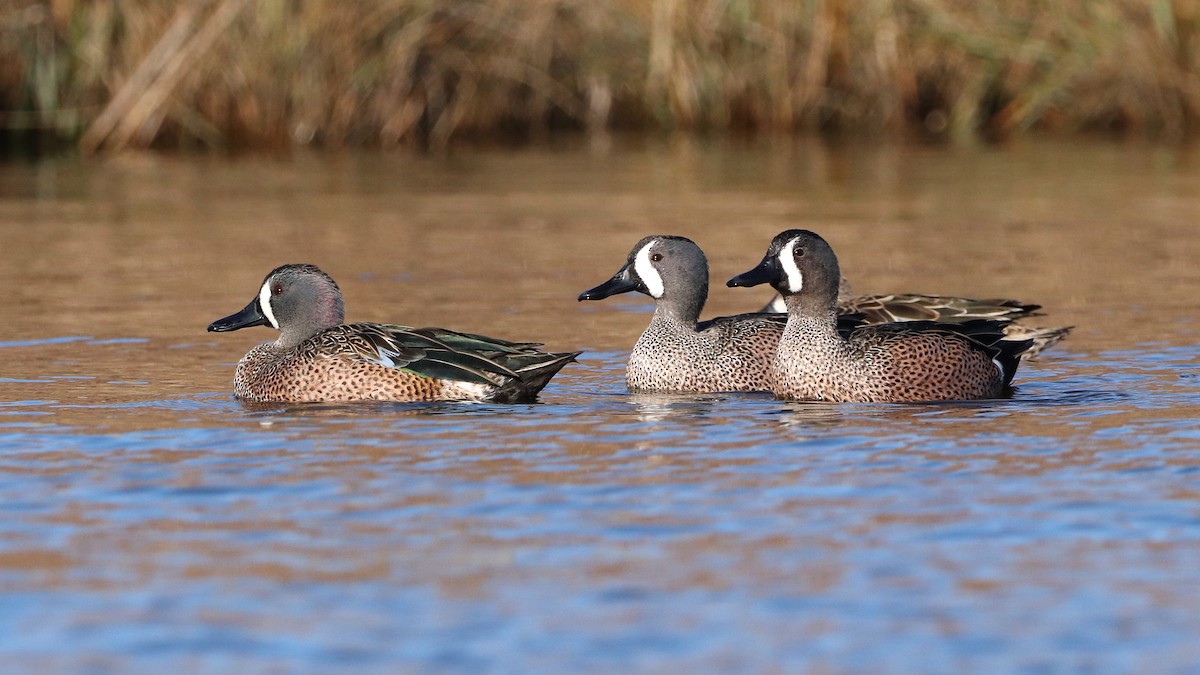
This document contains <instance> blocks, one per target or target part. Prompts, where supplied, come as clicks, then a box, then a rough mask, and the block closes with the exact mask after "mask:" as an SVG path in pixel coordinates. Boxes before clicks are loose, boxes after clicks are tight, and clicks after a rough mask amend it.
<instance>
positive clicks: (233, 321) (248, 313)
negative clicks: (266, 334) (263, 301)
mask: <svg viewBox="0 0 1200 675" xmlns="http://www.w3.org/2000/svg"><path fill="white" fill-rule="evenodd" d="M267 325H270V322H269V321H267V317H265V316H263V313H262V311H261V310H260V309H259V308H258V298H255V299H253V300H251V301H250V304H248V305H246V307H245V309H243V310H242V311H240V312H238V313H237V314H231V315H229V316H227V317H225V318H224V319H217V320H216V321H214V322H212V323H210V324H208V332H210V333H226V332H229V331H231V330H239V329H241V328H249V327H251V326H267Z"/></svg>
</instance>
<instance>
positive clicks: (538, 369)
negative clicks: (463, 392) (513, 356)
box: [491, 352, 583, 403]
mask: <svg viewBox="0 0 1200 675" xmlns="http://www.w3.org/2000/svg"><path fill="white" fill-rule="evenodd" d="M582 353H583V352H550V353H545V354H540V355H539V356H540V357H541V358H537V359H530V358H529V357H528V356H525V357H524V358H522V361H523V363H522V365H521V367H519V368H514V370H515V371H516V373H517V375H518V377H515V378H508V379H506V380H505V381H504V383H503V384H501V385H500V386H499V387H497V388H496V391H495V392H494V393H493V394H492V396H491V400H492V401H493V402H495V403H529V402H531V401H533V400H535V399H537V395H538V392H540V391H541V390H542V388H543V387H545V386H546V385H547V384H548V383H549V382H550V379H551V378H553V377H554V376H555V375H557V374H558V371H560V370H562V368H563V366H565V365H567V364H568V363H570V362H572V361H574V360H575V357H577V356H579V355H580V354H582Z"/></svg>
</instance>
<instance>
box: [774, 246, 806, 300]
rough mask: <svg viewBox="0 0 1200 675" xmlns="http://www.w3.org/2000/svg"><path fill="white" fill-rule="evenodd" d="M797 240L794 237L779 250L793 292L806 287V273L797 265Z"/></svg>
mask: <svg viewBox="0 0 1200 675" xmlns="http://www.w3.org/2000/svg"><path fill="white" fill-rule="evenodd" d="M796 243H797V242H796V240H795V239H793V240H791V241H789V242H788V243H787V245H786V246H784V247H783V248H782V249H781V250H780V251H779V264H780V265H782V266H783V273H784V274H785V275H786V276H787V288H788V290H789V291H791V292H792V293H799V292H800V289H802V288H804V275H803V274H801V273H800V268H799V267H796Z"/></svg>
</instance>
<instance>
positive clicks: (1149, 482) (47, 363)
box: [0, 141, 1200, 673]
mask: <svg viewBox="0 0 1200 675" xmlns="http://www.w3.org/2000/svg"><path fill="white" fill-rule="evenodd" d="M1197 214H1200V153H1197V151H1196V150H1194V149H1164V148H1152V147H1145V146H1137V145H1134V146H1127V145H1116V144H1105V143H1091V142H1072V143H1065V142H1059V141H1040V142H1039V141H1031V142H1025V143H1021V144H1018V145H1013V146H1008V147H998V148H995V147H993V148H968V149H939V148H914V147H902V146H893V147H884V148H879V147H868V146H858V145H827V144H823V143H820V142H813V141H800V142H794V143H792V142H788V143H775V144H771V145H769V146H768V145H762V146H757V145H752V146H746V147H741V146H733V145H727V144H711V145H708V144H696V143H661V144H653V143H651V144H645V143H642V144H637V143H629V142H618V143H617V144H616V145H615V146H614V147H612V148H610V149H608V150H605V151H596V150H588V149H578V148H561V149H541V150H528V151H520V152H471V153H463V154H457V155H453V156H451V157H449V158H444V159H420V158H412V157H405V156H379V155H369V156H360V155H343V156H332V157H310V156H300V157H295V158H291V159H288V160H279V161H276V160H264V159H243V160H238V161H226V160H215V159H204V158H199V159H197V158H163V157H153V156H130V157H121V158H116V159H111V160H107V161H103V162H97V163H90V164H81V163H76V162H72V161H58V162H45V163H41V164H37V165H8V166H0V281H2V282H3V284H4V288H5V289H6V291H7V292H6V294H5V297H4V299H3V300H2V301H0V306H2V307H3V316H4V319H5V321H4V323H3V325H2V327H0V599H2V601H0V659H2V660H3V662H4V663H5V664H6V666H5V667H6V669H9V668H11V669H15V670H24V671H31V672H49V671H74V672H96V673H105V672H113V673H131V672H153V673H161V672H169V671H171V670H176V671H211V672H239V673H247V672H290V671H354V672H389V673H390V672H398V671H426V670H430V671H451V672H454V671H457V672H479V671H501V672H533V671H548V672H578V671H583V672H600V671H604V672H612V671H637V672H687V671H688V670H703V671H718V670H720V671H730V670H743V671H752V672H762V671H767V672H783V671H787V672H803V671H810V672H828V673H842V672H872V673H882V672H896V673H911V672H922V673H936V672H1036V673H1041V672H1155V673H1193V672H1196V670H1197V668H1198V667H1200V424H1198V423H1197V419H1198V417H1200V367H1198V364H1200V359H1198V351H1197V347H1198V344H1200V324H1198V323H1197V320H1196V317H1197V309H1200V300H1198V299H1197V298H1198V297H1200V295H1198V294H1197V289H1198V288H1200V266H1198V265H1197V263H1196V261H1197V260H1200V229H1198V228H1197V225H1196V218H1197ZM795 226H802V227H807V228H810V229H813V230H816V231H818V232H820V233H822V234H823V235H825V236H826V238H828V239H829V240H830V242H831V243H832V244H833V246H834V247H835V249H836V250H837V251H838V252H839V256H840V258H841V262H842V269H843V271H844V272H845V273H846V274H847V276H848V277H850V279H851V280H852V282H853V283H854V285H855V288H856V290H858V291H860V292H888V291H913V292H915V291H921V292H931V293H943V294H956V295H967V296H976V297H992V296H1006V297H1014V298H1018V299H1020V300H1024V301H1027V302H1037V303H1040V304H1042V305H1044V312H1045V316H1041V317H1037V318H1035V319H1034V320H1032V323H1034V324H1040V325H1074V326H1075V327H1076V328H1075V330H1074V332H1073V333H1072V335H1071V336H1070V337H1069V338H1068V339H1067V340H1066V341H1065V342H1063V343H1060V344H1059V345H1057V346H1055V347H1054V348H1052V349H1051V350H1049V351H1048V352H1047V353H1046V354H1045V355H1044V356H1043V357H1042V358H1041V359H1040V360H1039V361H1035V362H1032V363H1027V364H1025V365H1023V366H1022V369H1021V371H1020V372H1018V374H1017V378H1016V384H1017V390H1016V392H1015V395H1014V396H1013V397H1012V398H1011V399H1008V400H1001V401H986V402H975V403H961V404H929V405H841V406H837V405H820V404H801V403H786V402H779V401H775V400H773V399H772V398H771V397H770V396H766V395H758V394H750V395H734V394H730V395H704V396H645V395H629V394H628V393H627V392H626V391H625V387H624V383H623V381H622V377H623V369H624V360H625V357H626V355H627V353H628V350H629V347H630V346H631V345H632V344H633V342H634V340H635V339H636V338H637V336H638V334H639V333H640V332H641V330H642V328H643V327H644V325H645V323H646V321H647V319H648V317H649V311H650V309H651V305H650V301H649V299H647V298H645V297H644V296H634V295H627V296H621V297H617V298H612V299H610V300H606V301H604V302H598V303H577V302H576V301H575V296H576V295H577V294H578V293H579V292H580V291H582V290H584V289H587V288H590V287H591V286H593V285H595V284H598V283H599V282H601V281H603V280H605V279H607V278H608V277H609V276H611V275H612V274H613V273H614V272H615V271H616V270H617V269H618V268H619V267H620V266H621V264H622V263H623V260H624V258H625V255H626V254H627V252H628V250H629V248H630V247H631V246H632V245H633V243H634V242H635V241H637V240H638V239H639V238H641V237H642V236H644V235H647V234H655V233H674V234H683V235H687V236H690V237H692V238H693V239H695V240H696V241H697V242H698V243H699V244H700V245H701V246H702V247H704V248H705V249H706V251H707V253H708V254H709V257H710V261H711V264H712V272H713V279H714V282H713V286H712V296H713V297H712V299H711V301H710V306H709V310H708V311H707V312H706V316H712V315H715V314H729V313H737V312H741V311H747V310H749V309H752V308H755V307H757V306H759V305H760V304H761V303H762V302H763V301H765V300H766V297H765V295H764V294H763V293H762V292H761V290H759V289H751V290H747V289H727V288H725V287H724V285H723V282H724V280H725V279H727V278H729V277H730V276H732V275H733V274H736V273H738V272H741V271H744V270H746V269H749V268H750V267H751V266H753V265H754V264H755V263H756V262H757V261H758V260H759V259H760V258H761V256H762V254H763V252H764V251H765V249H766V245H767V243H768V242H769V241H770V239H771V237H772V236H773V235H775V234H776V233H777V232H779V231H780V230H783V229H785V228H788V227H795ZM287 262H312V263H316V264H319V265H320V266H321V267H323V268H324V269H325V270H326V271H328V272H329V273H330V274H332V275H333V276H334V277H335V278H336V279H337V280H338V281H339V282H340V284H341V285H342V288H343V290H344V291H345V293H346V298H347V307H348V317H349V318H350V319H352V320H364V321H392V322H399V323H407V324H410V325H418V326H420V325H440V326H445V327H449V328H456V329H460V330H469V331H472V332H479V333H485V334H490V335H495V336H499V337H506V338H510V339H519V340H539V341H543V342H545V343H546V344H547V346H548V347H549V348H552V349H561V350H566V349H585V350H587V353H586V354H585V355H584V356H583V357H582V358H581V359H580V361H579V363H578V364H572V365H570V366H568V367H567V368H566V369H564V370H563V372H562V373H561V374H560V375H559V376H558V377H557V378H556V379H555V380H554V381H552V382H551V384H550V385H549V386H548V387H547V388H546V390H545V391H544V392H543V395H542V397H541V402H540V403H538V404H533V405H516V406H499V405H482V404H441V405H433V404H412V405H406V404H363V405H309V406H302V405H295V406H279V405H246V404H243V403H239V402H238V401H236V400H234V399H232V398H231V390H232V382H231V381H232V376H233V367H234V364H235V363H236V361H237V360H238V359H239V358H240V357H241V356H242V354H244V353H245V352H246V351H247V350H248V349H249V348H250V347H251V346H252V345H253V344H255V343H257V342H260V341H264V340H267V339H273V334H272V332H271V331H270V330H268V329H263V328H256V329H250V330H245V331H240V332H238V333H232V334H219V335H218V334H209V333H206V332H205V330H204V329H205V326H206V325H207V324H208V323H209V322H210V321H212V320H214V319H216V318H219V317H222V316H225V315H227V314H230V313H232V312H234V311H236V310H238V309H240V308H241V307H242V306H244V305H245V303H246V302H247V301H249V300H250V298H251V297H252V296H253V295H254V293H255V292H256V291H257V289H258V286H259V284H260V283H261V280H262V278H263V276H264V275H265V274H266V272H267V271H269V270H270V269H271V268H273V267H275V266H277V265H279V264H283V263H287Z"/></svg>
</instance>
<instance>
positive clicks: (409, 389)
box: [234, 344, 489, 402]
mask: <svg viewBox="0 0 1200 675" xmlns="http://www.w3.org/2000/svg"><path fill="white" fill-rule="evenodd" d="M488 390H489V388H488V387H487V386H485V385H474V384H465V383H464V384H460V383H456V382H450V381H445V380H438V379H434V378H429V377H422V376H420V375H415V374H413V373H409V372H405V371H403V370H398V369H395V368H389V367H387V366H383V365H379V364H376V363H371V362H369V361H364V360H362V359H358V358H354V357H353V356H351V355H347V354H324V353H314V352H311V351H306V350H300V351H282V352H281V351H280V350H278V349H276V348H275V347H274V346H273V345H271V344H262V345H259V346H257V347H255V348H254V349H251V350H250V352H249V353H247V354H246V356H245V357H243V358H242V360H241V361H240V362H239V363H238V366H237V373H236V374H235V376H234V395H235V396H237V397H238V398H242V399H246V400H250V401H284V402H315V401H455V400H483V398H484V395H485V394H486V393H487V391H488Z"/></svg>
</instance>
